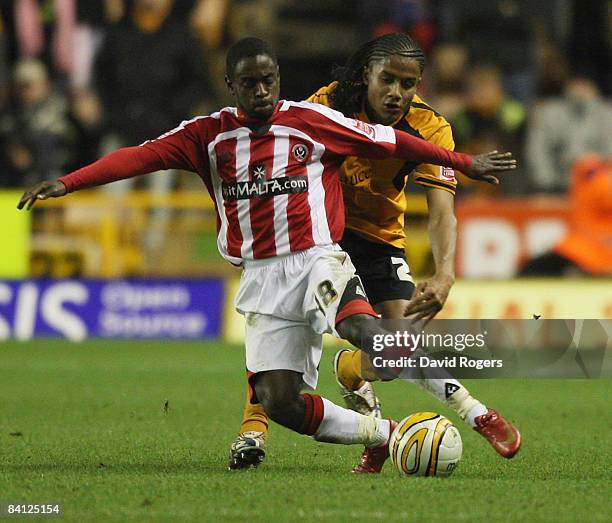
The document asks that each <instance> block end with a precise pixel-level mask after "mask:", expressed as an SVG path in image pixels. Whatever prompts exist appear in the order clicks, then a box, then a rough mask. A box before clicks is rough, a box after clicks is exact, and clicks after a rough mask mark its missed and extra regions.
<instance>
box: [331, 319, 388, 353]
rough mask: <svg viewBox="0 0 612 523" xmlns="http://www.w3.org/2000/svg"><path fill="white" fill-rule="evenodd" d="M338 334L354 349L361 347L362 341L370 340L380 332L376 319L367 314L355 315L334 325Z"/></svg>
mask: <svg viewBox="0 0 612 523" xmlns="http://www.w3.org/2000/svg"><path fill="white" fill-rule="evenodd" d="M336 330H337V331H338V334H340V336H342V337H343V338H344V339H345V340H347V341H350V342H351V343H352V344H353V345H355V346H356V347H361V346H362V344H363V341H364V340H367V339H370V338H371V337H372V336H373V335H374V334H376V333H377V332H378V331H379V330H380V326H379V322H378V320H376V318H374V317H372V316H369V315H367V314H355V315H353V316H349V317H348V318H346V319H344V320H342V321H341V322H340V323H339V324H338V325H336Z"/></svg>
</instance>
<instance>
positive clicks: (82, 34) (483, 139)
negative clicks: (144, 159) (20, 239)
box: [0, 0, 612, 195]
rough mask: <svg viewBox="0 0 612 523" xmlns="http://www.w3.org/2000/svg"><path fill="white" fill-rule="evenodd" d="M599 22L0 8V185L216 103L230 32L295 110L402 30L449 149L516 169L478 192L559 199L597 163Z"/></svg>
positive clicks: (607, 119) (349, 9) (603, 76)
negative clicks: (257, 48)
mask: <svg viewBox="0 0 612 523" xmlns="http://www.w3.org/2000/svg"><path fill="white" fill-rule="evenodd" d="M608 21H609V17H608V14H607V12H606V2H602V1H599V0H490V1H487V2H482V1H479V0H462V1H459V0H429V1H428V0H388V1H385V2H379V1H376V0H326V1H322V0H311V1H308V2H302V1H299V0H131V1H130V0H87V1H84V0H83V1H77V0H0V187H24V186H28V185H30V184H32V183H34V182H36V181H39V180H43V179H51V178H55V177H57V176H58V175H60V174H62V173H65V172H67V171H70V170H72V169H74V168H76V167H79V166H82V165H83V164H85V163H89V162H91V161H93V160H95V159H96V158H98V157H99V156H100V155H102V154H104V153H106V152H109V151H110V150H112V149H114V148H117V147H120V146H124V145H134V144H138V143H141V142H142V141H144V140H146V139H148V138H151V137H155V136H157V135H159V134H161V133H162V132H164V131H167V130H169V129H171V128H173V127H175V126H176V125H177V124H178V123H179V122H180V121H181V120H183V119H186V118H189V117H191V116H193V115H195V114H203V113H208V112H211V111H213V110H215V109H217V108H219V107H220V106H223V105H225V104H227V103H228V102H229V101H230V100H229V99H228V95H227V92H226V90H225V85H224V81H223V73H224V60H223V59H224V52H225V49H227V47H228V45H230V44H231V43H232V42H234V41H235V40H236V39H238V38H240V37H242V36H245V35H249V34H254V35H258V36H261V37H264V38H267V39H269V40H271V41H272V42H273V43H274V44H275V47H276V48H277V49H278V52H279V59H280V63H281V73H282V79H283V81H282V86H283V87H282V96H283V97H285V98H289V99H303V98H306V97H307V96H308V95H310V94H311V93H312V92H313V91H314V90H316V89H317V88H318V87H319V86H320V85H321V84H323V83H327V82H328V81H329V80H330V74H331V69H332V66H333V65H334V64H338V63H342V62H343V61H344V60H345V58H346V57H347V56H348V55H349V54H350V53H351V52H352V51H353V50H354V49H355V48H356V47H357V46H358V45H359V44H360V43H361V42H363V41H365V40H367V39H368V38H371V37H373V36H379V35H380V34H383V33H385V32H394V31H405V32H408V33H409V34H411V35H412V36H413V37H414V38H416V39H417V40H418V41H419V43H420V44H421V46H422V47H423V49H424V51H425V53H426V55H427V57H428V64H427V66H426V72H425V78H424V81H423V83H422V89H421V93H420V94H421V96H422V98H424V99H425V100H426V101H427V102H428V103H429V104H430V105H431V106H432V107H433V108H435V109H436V110H437V111H438V112H440V113H442V114H443V115H444V116H446V117H447V119H448V120H449V121H450V122H451V123H452V125H453V130H454V135H455V141H456V145H457V148H458V149H460V150H462V151H467V152H471V153H479V152H484V151H487V150H492V149H500V150H510V151H513V152H514V153H515V154H516V156H517V157H518V158H519V161H520V165H521V168H520V171H519V172H518V173H517V174H516V175H512V176H511V177H508V179H507V181H506V182H505V183H504V184H503V185H502V186H501V188H494V189H492V190H493V191H497V193H496V194H503V195H520V194H533V193H534V192H535V193H559V194H565V193H567V191H568V189H569V186H570V179H571V171H572V165H573V164H574V163H575V162H576V161H577V160H578V159H580V158H581V157H582V156H583V155H584V154H586V153H597V154H599V155H601V156H603V157H604V158H609V157H610V156H612V106H611V103H610V99H609V96H610V95H611V92H610V90H611V84H612V82H611V77H610V71H611V70H612V68H611V67H610V47H611V43H612V42H611V41H610V38H611V37H610V31H609V29H610V28H609V27H608V26H607V24H608ZM139 183H147V181H144V182H139ZM149 183H150V184H151V186H152V187H153V189H154V190H156V191H160V192H166V191H170V190H173V189H174V188H175V187H177V185H180V184H181V178H180V177H179V176H177V175H176V173H171V174H169V175H168V176H165V177H152V178H150V179H149ZM463 186H464V187H463V191H464V192H466V193H469V192H475V191H482V190H483V188H482V187H480V186H475V185H470V184H469V183H467V181H466V183H465V184H463ZM128 189H129V186H127V185H124V186H119V187H118V188H115V189H114V190H121V191H123V190H128ZM487 190H489V189H487Z"/></svg>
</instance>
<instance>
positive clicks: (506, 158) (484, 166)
mask: <svg viewBox="0 0 612 523" xmlns="http://www.w3.org/2000/svg"><path fill="white" fill-rule="evenodd" d="M514 169H516V160H515V159H514V158H513V157H512V153H500V152H498V151H491V152H489V153H485V154H478V155H476V156H474V157H473V159H472V167H471V169H469V170H468V171H467V172H465V173H464V174H465V175H466V176H467V177H468V178H471V179H472V180H477V181H479V182H487V183H491V184H493V185H497V184H498V183H499V178H497V176H494V175H492V174H489V173H492V172H500V171H512V170H514Z"/></svg>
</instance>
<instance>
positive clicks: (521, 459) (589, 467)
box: [0, 341, 612, 523]
mask: <svg viewBox="0 0 612 523" xmlns="http://www.w3.org/2000/svg"><path fill="white" fill-rule="evenodd" d="M330 358H331V353H330V352H327V353H326V354H325V355H324V362H323V363H322V372H321V380H320V381H321V386H320V391H321V393H322V394H324V395H326V396H328V397H329V398H330V399H333V400H335V401H336V402H339V401H340V397H339V394H338V393H337V392H336V390H335V388H334V386H333V379H332V375H331V371H330V363H329V360H330ZM242 369H243V356H242V350H241V349H240V348H239V347H231V346H226V345H222V344H219V343H206V344H205V343H177V342H143V343H135V342H111V341H99V342H92V341H90V342H87V343H84V344H80V345H75V344H70V343H67V342H62V341H36V342H29V343H23V344H20V343H13V342H4V343H3V344H2V345H0V408H1V416H0V503H2V502H9V501H20V502H28V503H43V502H44V503H47V502H59V503H62V505H63V509H64V516H63V517H64V520H69V521H150V520H153V521H188V520H191V521H290V520H291V521H315V520H326V521H365V520H368V521H384V522H385V523H386V522H388V521H400V520H401V521H438V520H442V519H444V520H446V521H476V520H487V521H506V520H507V521H527V522H531V521H544V520H548V521H559V520H561V521H576V520H581V521H604V520H606V521H609V518H610V514H611V513H612V510H611V509H612V507H611V501H610V499H611V496H610V485H611V484H610V479H611V478H612V474H611V470H612V462H611V457H610V456H611V448H612V438H611V428H612V427H611V425H612V419H611V409H610V392H611V384H612V382H611V381H609V380H595V381H587V380H583V381H578V380H575V381H567V380H554V381H553V380H548V381H536V380H531V381H517V380H504V381H502V380H500V381H496V382H493V381H485V380H481V381H472V382H470V383H469V386H470V388H471V390H472V392H473V393H474V394H475V395H476V396H478V397H480V398H481V399H482V400H484V401H486V402H488V403H489V404H490V405H491V406H495V407H496V408H498V409H500V410H501V411H502V412H504V413H505V414H506V415H508V416H509V417H510V418H512V419H513V420H515V421H516V422H517V424H518V426H519V427H520V428H521V430H522V433H523V439H524V447H523V449H522V451H521V452H520V453H519V455H518V456H517V457H516V458H515V459H513V460H511V461H505V460H503V459H502V458H499V457H498V456H497V455H496V454H495V453H494V452H493V450H492V449H491V448H490V447H488V445H487V444H486V443H485V442H484V440H482V439H481V438H480V436H478V435H477V434H476V433H474V432H473V431H471V430H470V429H468V428H467V427H466V426H465V425H463V424H462V423H461V422H459V421H458V419H457V417H456V416H455V415H454V414H451V413H450V412H449V411H448V410H447V409H444V408H442V407H441V405H439V404H437V403H436V401H435V400H433V399H432V398H430V397H429V396H427V395H426V394H424V393H422V392H420V391H419V390H417V389H416V388H415V387H414V386H411V385H408V384H405V383H388V384H384V385H379V386H378V388H377V390H378V392H379V395H380V396H381V399H382V403H383V412H384V413H385V414H387V415H391V416H395V417H397V418H400V417H403V416H404V415H406V414H408V413H411V412H415V411H419V410H438V411H440V412H442V413H444V414H446V415H448V416H449V417H450V418H451V419H452V420H454V421H456V422H457V424H458V427H459V430H460V431H461V435H462V436H463V442H464V456H463V459H462V461H461V463H460V465H459V466H458V469H457V470H456V472H455V474H454V475H453V476H452V477H450V478H448V479H437V478H418V479H408V478H400V477H399V476H398V475H397V474H396V473H395V471H394V470H393V469H392V467H391V466H390V465H387V467H386V469H385V471H384V473H383V474H382V475H380V476H374V477H372V476H370V477H362V476H359V477H355V476H352V475H351V474H350V473H349V470H350V469H351V467H352V466H353V465H354V464H355V462H356V460H357V457H358V455H359V452H360V449H359V448H357V447H348V446H346V447H345V446H337V445H329V444H323V443H316V442H314V441H311V440H310V439H309V438H307V437H304V436H299V435H296V434H293V433H290V432H289V431H287V430H285V429H283V428H281V427H278V426H273V427H272V435H271V437H270V440H269V454H268V458H267V460H266V462H265V463H264V464H263V465H262V466H261V467H260V468H259V469H258V470H254V471H248V472H244V471H234V472H229V471H227V470H226V466H227V449H228V446H229V444H230V442H231V440H232V439H233V437H234V435H235V433H236V430H237V428H238V423H239V419H240V415H241V410H242V404H243V397H244V388H243V371H242ZM166 401H167V402H168V409H167V411H165V408H164V405H165V403H166Z"/></svg>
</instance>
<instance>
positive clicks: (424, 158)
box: [295, 102, 472, 171]
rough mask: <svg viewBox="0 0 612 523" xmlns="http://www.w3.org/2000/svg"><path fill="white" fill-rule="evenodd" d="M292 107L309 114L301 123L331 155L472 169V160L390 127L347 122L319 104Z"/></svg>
mask: <svg viewBox="0 0 612 523" xmlns="http://www.w3.org/2000/svg"><path fill="white" fill-rule="evenodd" d="M295 105H296V106H298V107H299V108H302V109H307V110H308V111H307V113H306V114H307V115H308V116H307V118H305V119H304V120H305V121H307V122H308V124H309V125H310V127H311V132H312V133H313V135H316V136H318V137H319V138H320V140H321V141H322V143H324V144H325V147H326V149H327V150H328V151H330V152H333V153H334V154H338V155H341V156H359V157H362V158H377V159H383V158H388V157H390V156H395V157H397V158H403V159H405V160H410V161H412V162H417V163H432V164H436V165H443V166H445V167H452V168H454V169H458V170H460V171H469V170H470V168H471V167H472V157H471V156H469V155H467V154H462V153H456V152H453V151H449V150H447V149H444V148H443V147H439V146H437V145H434V144H432V143H429V142H427V141H425V140H423V139H421V138H417V137H415V136H412V135H410V134H408V133H405V132H403V131H399V130H397V129H394V128H393V127H388V126H385V125H379V124H369V123H366V122H362V121H360V120H354V119H352V118H347V117H346V116H344V115H343V114H342V113H340V112H338V111H334V110H333V109H330V108H329V107H325V106H323V105H319V104H313V103H308V102H300V103H297V104H295Z"/></svg>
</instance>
